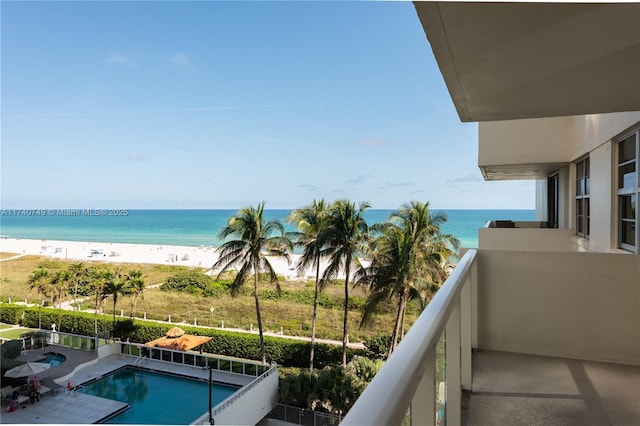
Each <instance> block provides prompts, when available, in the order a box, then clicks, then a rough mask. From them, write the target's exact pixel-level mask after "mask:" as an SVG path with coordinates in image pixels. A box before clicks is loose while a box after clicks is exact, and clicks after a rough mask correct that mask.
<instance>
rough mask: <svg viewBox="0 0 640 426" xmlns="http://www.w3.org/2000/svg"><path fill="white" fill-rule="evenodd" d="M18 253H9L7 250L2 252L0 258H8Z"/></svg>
mask: <svg viewBox="0 0 640 426" xmlns="http://www.w3.org/2000/svg"><path fill="white" fill-rule="evenodd" d="M17 255H18V253H7V252H5V251H2V252H0V259H7V258H9V257H13V256H17Z"/></svg>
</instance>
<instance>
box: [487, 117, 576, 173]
mask: <svg viewBox="0 0 640 426" xmlns="http://www.w3.org/2000/svg"><path fill="white" fill-rule="evenodd" d="M574 130H575V127H574V126H573V118H572V117H556V118H544V119H542V118H541V119H528V120H510V121H490V122H482V123H480V124H479V125H478V144H479V147H478V165H479V166H481V167H482V166H488V165H507V164H537V163H555V162H566V161H569V160H568V159H569V157H570V156H571V153H572V152H574V151H575V147H574V146H573V141H574V140H575V139H574V137H573V131H574Z"/></svg>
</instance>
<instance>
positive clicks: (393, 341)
mask: <svg viewBox="0 0 640 426" xmlns="http://www.w3.org/2000/svg"><path fill="white" fill-rule="evenodd" d="M403 299H404V291H401V292H400V294H399V295H398V310H397V311H396V321H395V323H394V325H393V333H392V334H391V340H390V341H389V352H388V355H387V357H389V356H391V353H392V352H393V351H394V350H395V348H396V345H397V342H398V335H399V334H400V321H401V320H400V318H401V317H402V301H403Z"/></svg>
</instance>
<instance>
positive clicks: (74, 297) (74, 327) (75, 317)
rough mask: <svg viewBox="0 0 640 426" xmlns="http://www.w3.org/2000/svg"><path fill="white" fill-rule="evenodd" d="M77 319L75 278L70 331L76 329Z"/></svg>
mask: <svg viewBox="0 0 640 426" xmlns="http://www.w3.org/2000/svg"><path fill="white" fill-rule="evenodd" d="M77 321H78V279H77V278H76V285H75V289H74V290H73V322H72V323H71V332H72V333H73V332H75V331H76V322H77Z"/></svg>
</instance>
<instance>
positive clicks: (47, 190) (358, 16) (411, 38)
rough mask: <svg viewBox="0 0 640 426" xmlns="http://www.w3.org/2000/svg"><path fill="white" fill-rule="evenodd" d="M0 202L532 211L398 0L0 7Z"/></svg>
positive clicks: (527, 189)
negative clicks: (460, 108)
mask: <svg viewBox="0 0 640 426" xmlns="http://www.w3.org/2000/svg"><path fill="white" fill-rule="evenodd" d="M1 16H2V22H1V24H2V27H1V31H2V34H1V36H2V51H1V53H2V58H1V59H2V63H1V72H2V75H1V78H2V93H1V97H2V112H1V114H2V123H1V124H2V135H1V136H2V184H1V190H2V207H3V208H49V207H54V208H59V207H69V208H72V207H85V208H89V207H95V208H238V207H244V206H246V205H249V204H256V203H257V202H259V201H262V200H264V201H266V207H267V208H295V207H301V206H303V205H306V204H308V203H310V202H311V200H313V199H314V198H322V197H324V198H326V199H328V200H334V199H338V198H349V199H351V200H353V201H361V200H366V201H369V202H370V203H371V204H372V206H373V208H396V207H398V206H399V205H400V204H402V203H403V202H407V201H410V200H414V199H415V200H422V201H430V202H431V205H432V207H435V208H444V209H446V208H469V209H472V208H494V209H501V208H526V209H530V208H533V206H534V189H533V188H534V184H533V182H522V181H521V182H483V181H482V177H481V175H480V172H479V170H478V167H477V124H475V123H466V124H462V123H461V122H460V120H459V118H458V116H457V113H456V111H455V108H454V106H453V103H452V101H451V99H450V97H449V94H448V92H447V90H446V86H445V84H444V81H443V79H442V77H441V75H440V73H439V70H438V68H437V65H436V63H435V60H434V58H433V54H432V52H431V49H430V46H429V44H428V42H427V40H426V36H425V34H424V32H423V30H422V27H421V25H420V23H419V20H418V18H417V15H416V13H415V10H414V8H413V5H412V4H411V3H408V2H375V3H372V2H348V3H344V2H318V3H316V2H251V3H247V2H177V1H176V2H6V1H2V4H1Z"/></svg>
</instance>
